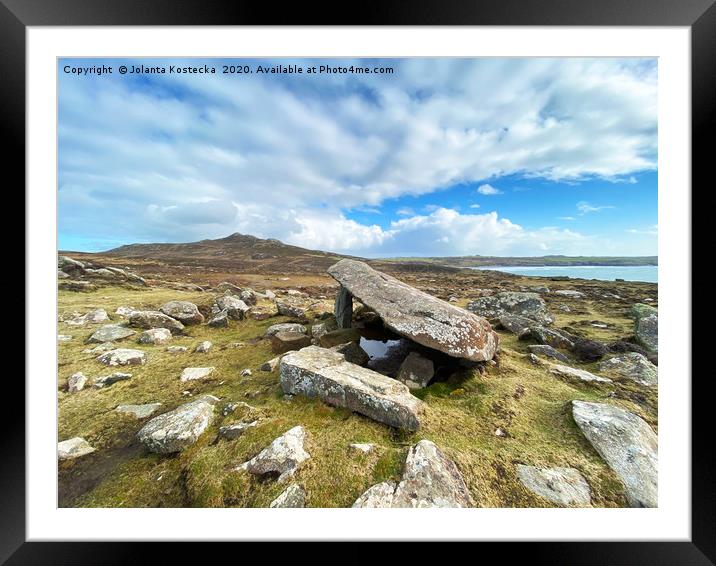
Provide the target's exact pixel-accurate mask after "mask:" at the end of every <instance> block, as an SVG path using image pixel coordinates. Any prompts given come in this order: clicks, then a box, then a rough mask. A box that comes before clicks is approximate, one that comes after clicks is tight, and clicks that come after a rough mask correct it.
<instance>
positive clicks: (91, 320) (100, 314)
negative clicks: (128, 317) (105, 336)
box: [65, 281, 109, 326]
mask: <svg viewBox="0 0 716 566" xmlns="http://www.w3.org/2000/svg"><path fill="white" fill-rule="evenodd" d="M75 283H79V281H76V282H75ZM78 314H79V313H78ZM108 320H109V316H108V315H107V311H106V310H104V309H95V310H92V311H90V312H88V313H86V314H83V315H79V316H76V317H75V318H72V319H69V320H65V324H69V325H70V326H84V325H85V324H99V323H100V322H106V321H108Z"/></svg>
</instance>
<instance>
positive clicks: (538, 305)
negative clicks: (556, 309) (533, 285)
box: [467, 291, 554, 325]
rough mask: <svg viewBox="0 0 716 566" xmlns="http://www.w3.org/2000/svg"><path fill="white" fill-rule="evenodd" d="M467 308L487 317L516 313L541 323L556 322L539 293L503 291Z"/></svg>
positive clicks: (471, 303) (478, 300) (481, 298)
mask: <svg viewBox="0 0 716 566" xmlns="http://www.w3.org/2000/svg"><path fill="white" fill-rule="evenodd" d="M467 310H469V311H471V312H474V313H475V314H478V315H480V316H484V317H486V318H498V317H500V316H502V315H505V314H514V315H519V316H523V317H526V318H529V319H531V320H533V321H535V322H538V323H539V324H544V325H548V324H552V323H553V322H554V318H553V317H552V315H550V314H549V312H548V311H547V304H546V303H545V302H544V299H543V298H542V297H540V296H539V295H538V294H537V293H523V292H519V291H502V292H500V293H496V294H494V295H491V296H489V297H480V298H479V299H477V300H475V301H472V302H470V303H468V305H467Z"/></svg>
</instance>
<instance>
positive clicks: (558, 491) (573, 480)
mask: <svg viewBox="0 0 716 566" xmlns="http://www.w3.org/2000/svg"><path fill="white" fill-rule="evenodd" d="M517 477H518V478H519V480H520V481H521V482H522V484H523V485H524V486H525V487H526V488H527V489H529V490H530V491H531V492H533V493H535V494H537V495H539V496H540V497H544V498H545V499H547V500H548V501H551V502H552V503H556V504H557V505H562V506H565V507H588V506H589V505H590V503H591V499H592V497H591V490H590V489H589V484H588V483H587V480H585V479H584V476H582V474H580V473H579V470H575V469H574V468H537V467H535V466H524V465H522V464H517Z"/></svg>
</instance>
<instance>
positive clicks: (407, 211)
mask: <svg viewBox="0 0 716 566" xmlns="http://www.w3.org/2000/svg"><path fill="white" fill-rule="evenodd" d="M395 214H398V215H400V216H413V215H414V214H415V211H414V210H413V209H412V208H410V207H407V206H404V207H402V208H399V209H398V210H396V211H395Z"/></svg>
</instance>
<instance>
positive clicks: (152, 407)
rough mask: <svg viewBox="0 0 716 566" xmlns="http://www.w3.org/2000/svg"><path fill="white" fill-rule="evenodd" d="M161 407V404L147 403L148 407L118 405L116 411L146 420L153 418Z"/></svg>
mask: <svg viewBox="0 0 716 566" xmlns="http://www.w3.org/2000/svg"><path fill="white" fill-rule="evenodd" d="M161 406H162V404H161V403H147V404H146V405H118V406H117V408H116V409H115V411H117V412H119V413H126V414H129V415H132V416H133V417H134V418H136V419H146V418H147V417H151V416H152V415H153V414H154V413H155V412H156V411H157V409H159V407H161Z"/></svg>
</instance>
